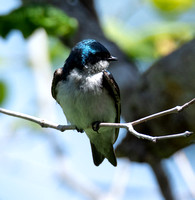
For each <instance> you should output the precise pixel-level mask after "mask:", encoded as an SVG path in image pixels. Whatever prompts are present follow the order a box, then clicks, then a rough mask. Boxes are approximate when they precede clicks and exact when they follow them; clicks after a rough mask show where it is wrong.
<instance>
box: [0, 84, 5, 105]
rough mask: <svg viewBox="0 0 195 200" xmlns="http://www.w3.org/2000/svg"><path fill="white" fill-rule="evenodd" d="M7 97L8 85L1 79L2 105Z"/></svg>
mask: <svg viewBox="0 0 195 200" xmlns="http://www.w3.org/2000/svg"><path fill="white" fill-rule="evenodd" d="M5 97H6V85H5V83H4V82H3V81H0V105H1V104H2V103H3V101H4V99H5Z"/></svg>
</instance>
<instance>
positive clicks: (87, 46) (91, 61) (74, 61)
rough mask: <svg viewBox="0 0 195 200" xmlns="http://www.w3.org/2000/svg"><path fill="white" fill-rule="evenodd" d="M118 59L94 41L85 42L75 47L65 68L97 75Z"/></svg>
mask: <svg viewBox="0 0 195 200" xmlns="http://www.w3.org/2000/svg"><path fill="white" fill-rule="evenodd" d="M116 60H117V58H116V57H114V56H111V54H110V52H109V51H108V50H107V49H106V48H105V47H104V46H103V45H102V44H100V43H99V42H97V41H96V40H92V39H87V40H83V41H81V42H79V43H77V44H76V46H75V47H73V49H72V51H71V53H70V55H69V57H68V58H67V60H66V64H65V67H68V68H69V69H74V68H77V69H79V70H82V71H84V72H87V73H88V74H95V73H98V72H101V71H102V70H104V69H107V68H108V65H109V63H110V61H116Z"/></svg>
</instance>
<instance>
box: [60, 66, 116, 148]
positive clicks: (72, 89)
mask: <svg viewBox="0 0 195 200" xmlns="http://www.w3.org/2000/svg"><path fill="white" fill-rule="evenodd" d="M102 76H103V72H99V73H97V74H94V75H90V76H81V75H80V74H79V71H77V70H73V71H72V72H71V74H70V75H69V76H68V78H67V80H66V81H61V82H59V83H58V85H57V101H58V102H59V104H60V105H61V107H62V109H63V111H64V114H65V115H66V118H67V120H68V121H69V122H70V123H71V124H73V125H76V126H77V128H79V129H83V130H84V131H85V132H86V134H87V135H88V137H89V139H90V140H91V141H92V142H93V143H96V142H97V143H99V142H100V140H97V137H98V138H99V139H100V138H101V140H102V139H103V140H104V141H105V142H106V141H107V142H108V141H109V142H111V143H113V142H114V139H115V134H114V132H115V130H114V129H111V128H101V129H100V130H99V132H100V133H103V135H102V134H100V135H97V134H98V133H96V132H94V131H93V130H92V128H91V125H92V123H93V122H96V121H100V122H114V121H115V117H116V109H115V103H114V100H113V99H112V98H111V97H110V95H109V94H108V91H107V90H106V89H102V87H101V83H102ZM97 145H98V146H99V144H97Z"/></svg>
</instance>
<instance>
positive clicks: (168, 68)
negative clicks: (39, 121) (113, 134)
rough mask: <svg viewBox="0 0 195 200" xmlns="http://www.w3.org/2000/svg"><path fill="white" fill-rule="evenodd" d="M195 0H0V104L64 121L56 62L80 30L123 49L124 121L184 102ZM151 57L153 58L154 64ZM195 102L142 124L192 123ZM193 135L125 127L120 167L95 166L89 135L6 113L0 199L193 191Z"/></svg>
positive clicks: (0, 145)
mask: <svg viewBox="0 0 195 200" xmlns="http://www.w3.org/2000/svg"><path fill="white" fill-rule="evenodd" d="M194 35H195V2H194V0H164V1H162V0H123V1H122V2H121V1H115V2H113V1H111V0H107V1H103V0H99V1H98V0H94V1H92V0H80V1H79V0H66V1H60V0H59V1H54V0H48V1H46V0H41V1H38V0H37V1H36V0H23V1H19V0H6V1H5V0H1V4H0V106H1V107H2V108H6V109H10V110H13V111H18V112H22V113H26V114H29V115H32V116H36V117H40V118H43V119H47V120H50V121H52V122H55V123H59V124H66V123H67V122H66V118H65V116H64V115H63V112H62V110H61V108H60V107H59V105H58V104H57V103H56V102H55V101H54V99H53V98H52V96H51V92H50V91H51V89H50V88H51V81H52V76H53V72H54V71H55V69H57V68H59V67H61V66H63V64H64V61H65V59H66V58H67V56H68V54H69V52H70V49H71V47H72V46H73V45H74V44H75V43H76V42H78V41H80V40H82V39H84V38H94V39H97V40H98V41H100V42H101V43H103V44H104V45H105V46H106V47H107V48H108V49H109V50H110V52H111V53H112V54H113V55H114V56H117V57H118V58H119V61H118V63H116V64H114V65H113V66H112V67H111V69H110V70H111V71H112V73H113V75H114V77H115V79H116V81H117V83H118V84H119V87H120V89H121V98H122V119H121V120H122V121H133V120H136V119H138V118H140V117H144V116H146V115H149V114H152V113H155V112H159V111H161V110H165V109H168V108H171V107H174V106H176V105H182V104H184V103H185V102H187V101H189V100H191V99H192V98H193V97H194V94H195V93H194V91H195V88H194V87H195V83H194V80H195V79H194V78H195V71H194V63H195V42H194V40H193V39H194ZM151 66H152V67H151ZM194 120H195V106H194V105H192V106H191V107H189V108H188V109H187V110H186V111H184V112H182V113H180V114H178V115H172V116H170V118H169V117H165V118H163V119H162V120H154V122H149V123H145V124H144V125H143V126H140V127H138V130H139V131H141V132H143V133H147V134H151V135H164V134H171V133H179V132H183V131H186V130H189V131H194V132H195V123H194ZM194 141H195V138H194V137H189V138H182V139H174V140H167V141H163V142H159V143H157V144H151V142H148V141H143V140H138V139H137V138H134V137H133V136H129V134H128V133H126V132H125V130H122V129H121V131H120V135H119V138H118V140H117V142H116V144H115V147H116V153H117V157H118V166H117V167H116V168H115V167H113V166H112V165H110V163H108V162H107V160H105V161H104V162H103V163H102V164H101V165H100V166H99V167H96V166H94V164H93V160H92V155H91V149H90V144H89V141H88V138H87V136H86V135H85V134H84V133H83V134H81V133H77V132H76V131H66V132H64V133H61V132H59V131H56V130H53V129H44V128H40V127H39V126H38V125H36V124H34V123H31V122H28V121H25V120H22V119H17V118H13V117H11V116H6V115H4V114H0V163H1V164H0V199H1V200H12V199H15V200H17V199H20V200H22V199H28V200H31V199H32V200H34V199H37V200H39V199H47V200H53V199H59V200H61V199H70V200H74V199H75V200H77V199H78V200H85V199H92V200H127V199H128V200H129V199H136V200H145V199H150V200H162V199H177V200H193V199H195V159H194V155H195V145H194Z"/></svg>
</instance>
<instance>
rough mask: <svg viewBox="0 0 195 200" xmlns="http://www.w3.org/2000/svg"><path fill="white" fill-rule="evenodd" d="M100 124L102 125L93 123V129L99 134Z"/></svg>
mask: <svg viewBox="0 0 195 200" xmlns="http://www.w3.org/2000/svg"><path fill="white" fill-rule="evenodd" d="M100 123H101V122H100V121H96V122H93V123H92V129H93V130H94V131H96V132H97V133H98V130H99V129H100Z"/></svg>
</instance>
